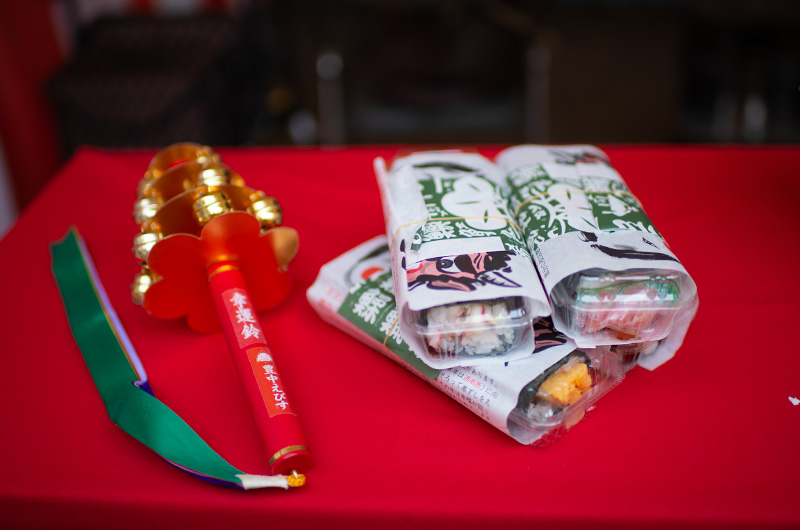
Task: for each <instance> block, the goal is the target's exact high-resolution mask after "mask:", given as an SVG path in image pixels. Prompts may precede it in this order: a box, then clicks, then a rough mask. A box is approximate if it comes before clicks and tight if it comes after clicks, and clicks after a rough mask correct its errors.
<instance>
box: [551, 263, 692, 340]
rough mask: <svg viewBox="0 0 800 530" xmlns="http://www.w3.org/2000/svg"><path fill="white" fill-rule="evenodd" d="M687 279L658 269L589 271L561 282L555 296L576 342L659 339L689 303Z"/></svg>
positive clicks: (566, 328)
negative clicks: (686, 293)
mask: <svg viewBox="0 0 800 530" xmlns="http://www.w3.org/2000/svg"><path fill="white" fill-rule="evenodd" d="M683 276H684V275H682V274H680V273H678V272H675V271H668V270H659V269H633V270H626V271H619V272H617V271H607V270H601V269H590V270H588V271H583V272H580V273H578V274H573V275H571V276H568V277H567V278H565V279H564V280H562V281H561V282H559V283H558V285H556V286H555V288H554V289H553V291H552V292H551V293H550V296H551V301H552V304H553V309H554V311H555V312H556V313H557V314H558V316H559V318H560V319H561V321H562V327H563V328H564V329H562V331H564V332H565V333H566V334H567V335H569V336H570V337H572V338H575V339H578V338H581V339H585V340H590V341H592V342H594V343H595V344H623V343H630V342H643V341H651V340H658V339H661V338H663V337H664V336H666V335H667V333H669V331H670V329H671V328H672V322H673V319H674V317H675V314H676V313H677V311H678V310H679V309H680V308H681V307H682V306H683V305H684V300H685V298H686V297H684V298H682V297H681V291H682V290H683V289H684V286H683V285H682V279H683Z"/></svg>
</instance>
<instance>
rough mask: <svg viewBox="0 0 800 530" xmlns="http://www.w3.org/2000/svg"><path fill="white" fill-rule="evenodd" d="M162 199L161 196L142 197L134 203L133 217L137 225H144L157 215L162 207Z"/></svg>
mask: <svg viewBox="0 0 800 530" xmlns="http://www.w3.org/2000/svg"><path fill="white" fill-rule="evenodd" d="M162 202H163V201H162V200H161V198H160V197H142V198H141V199H138V200H137V201H136V202H134V203H133V219H134V221H136V224H137V225H142V224H144V223H145V222H147V221H149V220H150V219H152V218H153V217H155V215H156V212H158V209H159V208H161V204H162Z"/></svg>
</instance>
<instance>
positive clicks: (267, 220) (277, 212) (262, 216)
mask: <svg viewBox="0 0 800 530" xmlns="http://www.w3.org/2000/svg"><path fill="white" fill-rule="evenodd" d="M250 201H251V202H250V206H248V207H247V211H248V212H250V213H251V214H253V216H254V217H255V218H256V219H258V222H259V223H261V228H263V229H264V230H269V229H270V228H275V227H276V226H280V225H281V223H282V222H283V210H281V206H280V204H278V200H277V199H276V198H275V197H268V196H267V195H266V194H264V192H263V191H256V192H255V193H253V194H251V195H250Z"/></svg>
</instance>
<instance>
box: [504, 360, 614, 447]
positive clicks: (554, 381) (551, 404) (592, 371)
mask: <svg viewBox="0 0 800 530" xmlns="http://www.w3.org/2000/svg"><path fill="white" fill-rule="evenodd" d="M619 359H620V358H619V357H618V356H617V355H614V354H611V353H610V351H609V349H608V347H600V348H590V349H583V350H575V351H573V352H572V353H570V354H569V355H567V356H565V357H564V358H562V359H561V360H560V361H558V362H557V363H555V364H553V365H552V366H551V367H550V368H548V369H547V370H545V371H544V372H542V374H541V375H539V377H537V378H536V379H534V380H533V381H531V382H530V383H528V384H527V385H526V386H525V388H523V389H522V391H521V392H520V394H519V400H518V403H517V407H516V408H515V409H514V410H513V411H512V412H511V415H510V416H509V422H510V424H514V425H515V426H516V428H522V429H526V430H528V431H530V432H533V433H536V434H538V435H541V436H540V438H539V439H538V440H537V442H536V444H537V445H546V444H549V443H551V442H552V441H554V440H555V439H556V438H558V437H559V436H560V435H561V434H562V433H563V432H564V431H566V430H567V429H569V428H570V427H572V426H573V425H575V424H576V423H578V422H579V421H580V420H581V419H582V418H583V417H584V415H585V414H586V411H587V409H588V408H589V407H591V405H593V404H594V403H595V402H596V401H597V400H598V399H599V398H600V397H601V396H602V395H603V394H604V393H606V392H607V391H608V390H610V389H611V388H613V387H614V386H615V385H616V384H617V383H619V381H620V380H621V379H622V377H623V372H622V370H621V367H620V364H619ZM509 426H510V427H511V425H509Z"/></svg>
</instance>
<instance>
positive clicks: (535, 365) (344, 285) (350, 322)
mask: <svg viewBox="0 0 800 530" xmlns="http://www.w3.org/2000/svg"><path fill="white" fill-rule="evenodd" d="M390 268H391V265H390V249H389V246H388V240H387V238H386V237H384V236H379V237H376V238H374V239H372V240H370V241H367V242H365V243H363V244H361V245H359V246H358V247H356V248H354V249H352V250H350V251H349V252H346V253H345V254H343V255H342V256H340V257H338V258H336V259H334V260H333V261H331V262H330V263H328V264H326V265H324V266H323V267H322V269H321V270H320V273H319V276H318V277H317V279H316V281H315V282H314V284H313V285H312V286H311V287H310V288H309V290H308V292H307V296H308V300H309V302H310V303H311V305H312V307H314V309H315V310H316V311H317V312H318V313H319V315H320V316H321V317H322V318H323V319H324V320H326V321H327V322H329V323H331V324H332V325H334V326H336V327H337V328H339V329H341V330H343V331H345V332H347V333H349V334H350V335H352V336H353V337H355V338H357V339H359V340H361V341H362V342H364V343H366V344H367V345H369V346H371V347H372V348H374V349H376V350H378V351H380V352H382V353H383V354H385V355H386V356H388V357H390V358H392V359H393V360H394V361H395V362H397V363H398V364H400V365H402V366H404V367H405V368H406V369H408V370H410V371H411V372H412V373H414V374H415V375H417V376H418V377H421V378H424V379H426V380H427V381H429V382H430V384H432V385H433V386H435V387H436V388H438V389H439V390H440V391H442V392H443V393H445V394H446V395H448V396H450V397H451V398H453V399H455V400H456V401H458V402H459V403H461V404H462V405H463V406H465V407H466V408H468V409H469V410H470V411H472V412H473V413H475V414H477V415H478V416H479V417H481V418H482V419H483V420H485V421H487V422H488V423H490V424H491V425H493V426H494V427H496V428H498V429H500V430H501V431H503V432H504V433H506V434H508V435H509V436H511V437H513V438H514V439H515V440H517V441H518V442H520V443H523V444H536V445H546V444H548V443H550V442H552V441H553V440H555V439H556V438H558V436H560V435H561V434H562V433H563V432H565V431H566V430H567V429H569V428H570V427H571V426H573V425H574V424H575V423H577V422H578V421H580V420H581V419H582V418H583V416H584V414H585V412H586V411H587V409H588V408H589V407H591V406H592V405H593V404H594V403H595V402H596V401H597V399H598V398H599V397H600V396H602V395H603V394H604V393H605V392H607V391H608V390H609V389H611V388H613V387H614V386H615V385H616V384H617V383H619V381H620V380H621V379H622V377H623V370H622V367H621V363H620V356H618V355H616V354H614V353H612V352H611V351H610V349H609V348H608V347H598V348H589V349H578V348H576V345H575V343H574V342H573V341H572V340H570V339H569V338H568V337H566V336H565V335H564V334H562V333H559V332H557V331H555V330H554V329H553V328H552V325H551V324H550V319H549V318H542V319H537V320H536V321H535V322H534V324H533V329H532V333H533V334H534V335H535V342H536V351H535V352H533V350H531V352H533V354H532V355H531V354H530V353H531V352H528V353H529V354H528V355H526V356H525V357H524V358H522V359H519V360H515V361H511V362H496V363H492V364H484V365H481V366H453V367H449V368H443V369H436V368H432V367H430V366H428V365H427V364H426V363H423V362H422V361H421V360H420V359H419V358H418V357H417V356H416V355H415V354H414V352H413V351H412V350H411V349H410V345H409V344H408V343H407V342H406V341H405V340H404V336H403V335H402V334H401V333H400V332H399V330H398V327H397V326H396V323H397V322H398V319H399V314H398V313H399V312H398V307H397V305H396V304H395V296H394V292H393V288H394V283H395V282H394V281H393V279H392V274H391V271H390Z"/></svg>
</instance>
